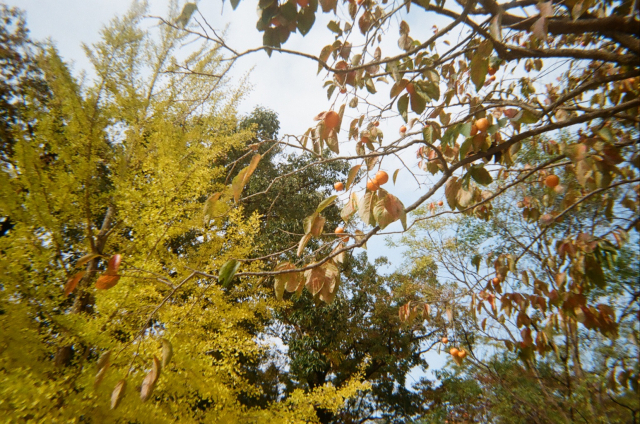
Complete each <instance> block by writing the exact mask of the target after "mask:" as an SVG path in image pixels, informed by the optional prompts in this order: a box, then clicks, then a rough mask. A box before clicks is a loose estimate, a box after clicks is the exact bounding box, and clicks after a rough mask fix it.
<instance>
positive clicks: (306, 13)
mask: <svg viewBox="0 0 640 424" xmlns="http://www.w3.org/2000/svg"><path fill="white" fill-rule="evenodd" d="M237 1H239V0H237ZM315 21H316V13H315V11H314V10H312V9H311V7H307V8H304V9H301V10H300V11H299V12H298V20H297V26H298V31H300V34H302V36H303V37H304V36H305V35H307V34H308V33H309V31H310V30H311V28H312V27H313V24H314V23H315ZM320 69H322V65H320ZM318 72H320V71H318Z"/></svg>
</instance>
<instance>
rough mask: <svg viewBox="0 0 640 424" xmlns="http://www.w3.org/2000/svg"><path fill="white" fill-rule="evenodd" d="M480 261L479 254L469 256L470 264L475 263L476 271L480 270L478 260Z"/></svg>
mask: <svg viewBox="0 0 640 424" xmlns="http://www.w3.org/2000/svg"><path fill="white" fill-rule="evenodd" d="M481 261H482V256H480V255H473V258H471V264H472V265H475V267H476V272H478V271H480V262H481Z"/></svg>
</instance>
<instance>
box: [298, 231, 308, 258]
mask: <svg viewBox="0 0 640 424" xmlns="http://www.w3.org/2000/svg"><path fill="white" fill-rule="evenodd" d="M309 240H311V234H310V233H307V234H305V235H304V236H302V238H301V239H300V243H298V251H297V252H296V254H297V255H298V256H302V252H304V248H305V246H306V245H307V243H309Z"/></svg>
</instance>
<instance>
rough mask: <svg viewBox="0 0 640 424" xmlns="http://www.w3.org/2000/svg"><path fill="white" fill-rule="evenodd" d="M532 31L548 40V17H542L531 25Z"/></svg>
mask: <svg viewBox="0 0 640 424" xmlns="http://www.w3.org/2000/svg"><path fill="white" fill-rule="evenodd" d="M531 32H533V35H535V36H536V38H538V39H540V40H543V41H546V40H547V32H549V31H548V29H547V19H546V18H544V17H540V18H539V19H538V20H537V21H536V22H535V23H534V24H533V25H532V26H531Z"/></svg>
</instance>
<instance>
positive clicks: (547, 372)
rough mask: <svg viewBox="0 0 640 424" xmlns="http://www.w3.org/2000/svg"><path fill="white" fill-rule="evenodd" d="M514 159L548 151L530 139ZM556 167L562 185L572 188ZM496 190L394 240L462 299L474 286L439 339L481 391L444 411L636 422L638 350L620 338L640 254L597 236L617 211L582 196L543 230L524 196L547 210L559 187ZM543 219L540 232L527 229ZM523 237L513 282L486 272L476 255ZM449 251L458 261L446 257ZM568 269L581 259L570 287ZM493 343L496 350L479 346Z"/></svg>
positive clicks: (632, 333)
mask: <svg viewBox="0 0 640 424" xmlns="http://www.w3.org/2000/svg"><path fill="white" fill-rule="evenodd" d="M521 160H522V161H524V162H526V163H528V164H531V165H532V166H536V165H537V164H538V163H543V162H545V161H547V160H548V155H547V154H545V153H543V152H539V151H536V150H535V149H533V148H532V149H530V150H529V151H525V152H523V154H522V159H521ZM559 174H560V175H562V178H563V181H567V184H568V185H569V187H571V186H574V187H578V186H579V185H580V184H579V182H578V181H577V180H574V179H572V178H571V176H568V175H566V174H561V173H559ZM507 193H508V195H507V196H506V197H504V198H502V199H499V200H496V201H494V202H493V204H492V206H493V209H492V210H490V211H488V212H487V211H485V213H478V214H477V215H475V216H466V217H461V218H459V219H458V225H455V227H454V228H455V229H456V230H455V232H454V231H451V230H450V229H451V228H452V227H453V226H452V225H451V224H452V223H449V224H448V225H447V224H446V222H443V221H446V219H445V218H443V217H440V218H436V219H434V220H429V221H426V220H423V221H421V222H419V223H418V224H417V225H416V226H415V227H414V229H412V230H411V231H410V232H409V233H408V235H407V236H406V237H405V239H404V240H403V243H406V244H407V246H409V247H410V250H409V252H410V253H409V258H410V259H413V260H419V259H422V258H425V257H428V258H431V259H432V260H433V261H435V263H436V264H437V268H438V270H439V272H438V276H439V279H441V280H449V281H451V282H452V284H451V286H452V287H454V290H455V291H456V292H457V293H456V295H457V296H458V297H467V299H468V297H469V293H474V292H475V290H476V288H479V287H482V288H483V289H482V290H481V291H480V294H479V296H478V298H476V299H474V298H472V299H470V300H469V301H468V306H469V308H470V309H467V310H461V311H460V312H462V313H464V315H466V316H475V317H476V319H475V320H468V321H467V323H466V324H465V325H464V326H461V327H460V330H459V331H457V334H456V335H455V336H452V337H450V339H451V341H452V342H453V343H455V344H456V345H457V346H459V347H464V348H465V349H467V350H468V351H469V352H470V358H469V359H468V360H467V361H465V362H466V363H467V365H466V366H465V367H464V368H462V369H461V370H460V376H458V378H461V380H462V381H463V382H464V381H466V382H465V383H463V384H467V385H472V386H475V387H476V388H475V390H476V391H477V390H480V392H481V393H482V396H481V398H479V399H483V401H481V402H480V403H481V406H482V407H481V408H478V405H477V403H476V402H473V403H470V404H469V406H470V408H463V409H462V412H460V411H455V410H453V409H452V408H450V409H449V410H448V411H447V410H446V409H445V411H444V412H445V413H448V414H450V415H451V414H453V415H455V416H457V417H458V418H460V415H461V414H467V416H470V417H475V419H480V420H489V421H490V420H491V418H492V417H493V418H495V417H503V419H505V420H506V419H508V420H509V421H510V422H530V420H534V421H540V422H558V423H564V422H573V421H575V420H581V419H584V418H586V417H588V418H589V419H598V420H604V421H607V420H608V421H612V422H623V421H629V420H637V419H638V414H639V413H640V405H639V404H638V402H637V390H638V386H637V381H636V382H633V381H631V380H632V379H633V378H634V377H632V376H635V375H637V372H638V371H637V364H638V362H637V355H638V351H637V346H636V345H634V344H631V343H628V340H632V339H635V338H636V337H637V336H638V327H637V314H638V312H639V311H640V304H639V303H638V298H637V288H636V286H637V280H638V277H639V275H638V271H637V269H636V268H637V267H635V266H634V265H632V264H637V263H638V260H639V259H640V252H639V251H638V249H637V245H634V244H633V243H632V244H625V243H624V241H623V240H622V239H619V240H620V241H619V243H618V246H617V247H618V249H615V248H614V246H613V245H611V244H609V243H606V242H602V241H601V240H603V239H604V236H605V235H606V234H610V233H612V232H616V231H618V230H619V228H618V227H616V226H615V225H612V223H611V221H612V217H613V216H615V215H617V214H621V215H622V216H624V215H625V212H624V211H621V210H617V211H613V210H609V211H608V212H607V211H603V208H602V202H601V201H594V200H586V201H584V202H582V204H581V205H580V208H577V210H576V211H575V212H574V213H573V214H571V215H569V216H567V217H565V218H564V219H563V220H562V221H561V222H558V223H557V224H555V225H554V226H552V227H547V226H546V225H545V224H541V223H540V222H539V221H538V220H537V219H536V218H534V217H531V215H530V213H531V212H530V209H529V208H530V207H531V204H532V202H533V201H536V200H538V199H539V201H540V203H541V204H542V205H544V207H547V208H551V207H554V204H557V203H560V202H567V199H566V198H565V197H564V196H557V195H549V193H548V188H547V187H545V185H544V183H542V182H540V181H536V180H531V184H529V185H527V186H526V187H520V188H518V189H517V190H516V189H514V188H512V189H509V190H508V192H507ZM609 195H610V196H611V200H610V202H611V204H616V203H619V202H621V200H620V199H621V198H624V197H625V196H626V195H627V193H626V192H625V191H624V190H620V191H612V192H610V193H609ZM424 213H425V216H429V215H430V213H431V212H429V211H428V210H425V211H424ZM487 214H488V215H489V217H487ZM607 215H608V216H607ZM545 228H546V229H547V231H546V232H545V234H544V237H538V234H539V233H540V232H541V230H543V229H545ZM587 231H588V233H587ZM574 233H580V234H581V235H580V236H579V238H578V240H577V243H576V244H575V245H574V244H573V243H572V244H570V245H569V246H568V248H567V250H564V249H562V247H561V246H562V244H563V243H567V242H566V241H560V242H558V243H557V245H556V246H553V244H551V243H552V240H554V239H562V238H563V237H564V235H566V234H574ZM618 237H619V235H618ZM527 245H530V246H531V247H530V248H529V249H528V251H527V252H526V254H525V255H523V257H522V258H520V259H519V264H520V266H523V265H524V266H526V268H525V270H523V271H522V274H521V276H520V278H518V279H511V278H510V279H506V280H504V281H500V280H499V279H498V281H496V280H494V279H493V278H492V273H493V272H494V268H493V266H492V265H493V264H492V263H491V262H492V260H488V261H486V263H484V261H480V258H481V257H483V256H489V257H490V258H500V256H505V257H506V259H507V261H508V259H509V255H510V253H508V252H513V251H515V250H517V249H518V248H520V247H521V246H527ZM574 246H575V247H574ZM554 247H555V248H559V249H560V250H561V251H563V252H564V255H563V257H561V259H560V260H559V261H558V262H556V260H555V258H554V257H553V256H552V255H550V254H549V252H550V250H551V249H553V248H554ZM597 255H603V256H606V259H605V260H604V261H603V262H604V264H605V266H603V267H602V268H601V269H598V268H596V267H595V266H594V263H595V261H594V260H593V257H595V256H597ZM452 257H455V258H459V259H458V260H456V261H455V262H453V263H452V262H451V258H452ZM570 258H573V259H574V261H571V260H570ZM579 266H582V267H584V268H586V272H585V275H586V279H584V280H582V284H583V285H582V287H581V289H580V291H577V290H576V282H575V281H576V280H577V279H578V278H579V276H580V274H579V272H580V271H579V270H576V268H577V267H579ZM576 276H578V278H576ZM570 278H571V279H572V280H573V281H570ZM487 280H488V281H487ZM523 292H524V293H527V292H529V293H531V294H528V293H527V294H525V295H521V294H520V293H523ZM473 296H475V294H474V295H473ZM545 298H547V299H550V300H549V301H548V302H547V301H546V299H545ZM433 299H434V298H432V299H428V300H427V301H432V300H433ZM435 299H437V297H436V298H435ZM588 305H595V307H593V306H588ZM458 319H459V318H458ZM503 343H504V345H505V346H506V347H507V349H508V351H507V352H500V353H493V354H490V353H489V352H487V349H491V347H495V346H496V345H498V344H503ZM536 353H537V355H536ZM536 356H537V357H536ZM619 368H620V369H619ZM446 381H447V380H446V379H445V382H444V383H443V384H445V385H446V384H448V383H447V382H446ZM472 382H473V383H472ZM476 382H477V383H476ZM442 391H443V390H442V389H439V390H436V391H434V393H437V392H442ZM434 401H435V399H434ZM462 404H464V402H462ZM433 415H434V418H436V417H438V415H437V414H436V413H435V412H434V414H433Z"/></svg>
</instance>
